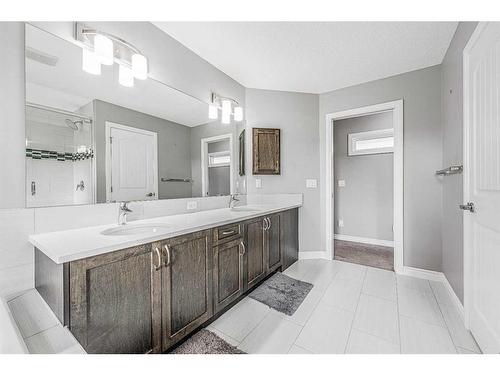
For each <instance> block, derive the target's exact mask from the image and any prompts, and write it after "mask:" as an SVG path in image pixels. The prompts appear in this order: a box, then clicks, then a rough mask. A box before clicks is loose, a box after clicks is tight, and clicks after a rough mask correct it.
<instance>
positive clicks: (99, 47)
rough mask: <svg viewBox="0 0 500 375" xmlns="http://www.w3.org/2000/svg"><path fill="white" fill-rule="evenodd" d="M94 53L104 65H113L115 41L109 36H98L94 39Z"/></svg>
mask: <svg viewBox="0 0 500 375" xmlns="http://www.w3.org/2000/svg"><path fill="white" fill-rule="evenodd" d="M94 53H95V55H96V56H97V57H98V58H99V59H100V60H101V64H103V65H113V63H114V52H113V41H112V40H111V39H109V38H108V37H107V36H104V35H102V34H96V35H95V37H94Z"/></svg>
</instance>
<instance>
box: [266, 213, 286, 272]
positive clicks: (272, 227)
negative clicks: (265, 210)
mask: <svg viewBox="0 0 500 375" xmlns="http://www.w3.org/2000/svg"><path fill="white" fill-rule="evenodd" d="M266 221H267V224H266V226H265V227H264V230H265V235H264V244H265V248H266V254H267V257H266V258H267V259H266V260H267V263H266V267H267V270H266V271H267V273H271V272H274V271H276V270H277V269H278V268H279V267H280V266H281V254H282V248H281V213H278V214H274V215H270V216H266Z"/></svg>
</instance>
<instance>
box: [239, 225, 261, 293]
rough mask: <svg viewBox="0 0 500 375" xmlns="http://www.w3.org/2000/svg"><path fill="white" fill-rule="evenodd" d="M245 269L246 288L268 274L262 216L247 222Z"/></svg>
mask: <svg viewBox="0 0 500 375" xmlns="http://www.w3.org/2000/svg"><path fill="white" fill-rule="evenodd" d="M244 270H245V274H244V276H245V277H244V279H245V280H244V282H245V290H247V289H250V288H252V287H253V286H255V285H256V284H258V283H259V282H260V281H261V280H262V279H263V278H264V277H265V276H266V261H265V251H264V219H263V218H262V217H259V218H257V219H252V220H249V221H247V222H246V241H245V257H244Z"/></svg>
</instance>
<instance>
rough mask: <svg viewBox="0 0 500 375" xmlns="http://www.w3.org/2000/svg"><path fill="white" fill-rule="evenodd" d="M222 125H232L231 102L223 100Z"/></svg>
mask: <svg viewBox="0 0 500 375" xmlns="http://www.w3.org/2000/svg"><path fill="white" fill-rule="evenodd" d="M222 123H223V124H230V123H231V101H230V100H223V101H222Z"/></svg>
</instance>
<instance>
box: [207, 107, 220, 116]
mask: <svg viewBox="0 0 500 375" xmlns="http://www.w3.org/2000/svg"><path fill="white" fill-rule="evenodd" d="M218 117H219V108H217V106H216V105H215V104H209V105H208V118H209V119H210V120H217V118H218Z"/></svg>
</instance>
